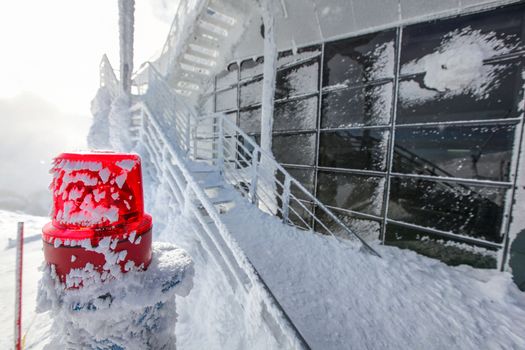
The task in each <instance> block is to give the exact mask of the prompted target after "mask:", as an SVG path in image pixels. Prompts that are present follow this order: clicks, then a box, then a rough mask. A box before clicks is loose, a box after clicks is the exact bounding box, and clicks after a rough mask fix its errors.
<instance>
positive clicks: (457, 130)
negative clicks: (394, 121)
mask: <svg viewBox="0 0 525 350" xmlns="http://www.w3.org/2000/svg"><path fill="white" fill-rule="evenodd" d="M513 143H514V127H513V126H444V127H424V128H398V129H397V130H396V136H395V149H394V152H395V153H394V163H393V170H394V171H395V172H401V173H416V174H424V175H432V176H447V177H462V178H476V179H483V180H494V181H509V171H510V162H511V157H512V147H513Z"/></svg>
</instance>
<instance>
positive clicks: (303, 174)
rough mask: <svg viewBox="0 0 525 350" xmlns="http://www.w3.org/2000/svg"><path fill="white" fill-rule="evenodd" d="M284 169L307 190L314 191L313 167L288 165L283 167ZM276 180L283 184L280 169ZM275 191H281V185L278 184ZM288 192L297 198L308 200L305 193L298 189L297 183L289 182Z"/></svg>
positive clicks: (282, 175)
mask: <svg viewBox="0 0 525 350" xmlns="http://www.w3.org/2000/svg"><path fill="white" fill-rule="evenodd" d="M284 169H285V170H286V171H287V172H288V173H289V174H290V175H291V176H292V177H293V178H294V179H295V180H297V181H298V182H299V183H300V184H301V185H302V186H304V188H305V189H306V190H307V191H308V192H309V193H313V192H314V170H313V168H292V167H289V166H286V167H284ZM276 176H277V181H279V182H280V183H281V184H284V174H283V173H282V172H280V171H278V172H277V175H276ZM277 191H278V193H279V194H281V193H282V189H281V187H279V186H278V188H277ZM290 193H291V194H292V195H293V196H295V197H296V198H297V199H304V200H308V199H309V198H308V197H307V196H306V195H305V193H304V191H302V190H301V189H299V187H298V186H297V185H294V184H293V183H291V184H290Z"/></svg>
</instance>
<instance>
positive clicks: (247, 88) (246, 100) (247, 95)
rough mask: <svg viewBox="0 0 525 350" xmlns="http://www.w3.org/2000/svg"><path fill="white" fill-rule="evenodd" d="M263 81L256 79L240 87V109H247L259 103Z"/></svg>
mask: <svg viewBox="0 0 525 350" xmlns="http://www.w3.org/2000/svg"><path fill="white" fill-rule="evenodd" d="M262 85H263V80H262V78H261V79H256V80H254V81H252V82H250V83H247V84H243V85H241V87H240V89H241V99H240V104H241V107H247V106H250V105H253V104H257V103H260V102H261V96H262Z"/></svg>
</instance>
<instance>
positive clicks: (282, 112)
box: [273, 96, 318, 131]
mask: <svg viewBox="0 0 525 350" xmlns="http://www.w3.org/2000/svg"><path fill="white" fill-rule="evenodd" d="M317 99H318V98H317V96H314V97H310V98H307V99H301V100H293V101H287V102H280V103H276V104H275V111H274V117H273V118H274V120H273V130H274V131H293V130H315V129H316V128H317Z"/></svg>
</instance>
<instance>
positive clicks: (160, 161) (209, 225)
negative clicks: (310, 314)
mask: <svg viewBox="0 0 525 350" xmlns="http://www.w3.org/2000/svg"><path fill="white" fill-rule="evenodd" d="M150 86H151V85H150ZM148 101H149V103H148ZM153 101H155V102H158V100H157V99H149V100H148V98H146V99H145V100H144V101H143V102H139V103H138V104H137V105H136V106H135V107H134V109H135V110H136V111H140V113H141V116H142V118H141V126H140V131H139V135H138V144H137V146H138V147H139V148H140V147H142V148H143V149H144V150H145V152H147V153H148V154H149V159H150V160H151V163H152V164H153V167H154V169H155V171H156V172H157V174H158V176H159V177H160V178H162V179H163V180H164V181H165V182H166V183H167V185H168V186H169V188H170V189H171V192H172V194H173V197H174V198H175V200H176V201H177V203H178V204H179V205H180V207H181V208H184V211H185V212H186V213H187V216H188V218H189V219H190V220H192V221H193V222H194V223H195V224H196V225H198V227H199V229H200V230H202V231H204V233H205V234H206V236H205V237H202V238H203V241H202V243H203V244H204V245H207V246H208V251H209V252H210V254H211V256H212V258H213V259H215V261H216V262H217V264H218V265H219V266H224V267H225V268H224V269H223V272H224V274H225V275H226V278H228V280H229V281H230V283H231V285H232V288H233V289H234V290H235V291H236V292H244V295H245V297H246V298H247V299H248V298H250V299H253V298H255V297H257V296H259V297H260V298H262V299H261V302H263V303H264V305H266V307H267V308H268V310H270V315H271V316H272V317H273V318H274V321H273V322H272V324H274V325H278V326H279V328H278V329H276V328H275V327H273V326H272V330H273V331H274V332H277V331H278V332H279V334H276V337H277V338H279V339H282V336H283V335H284V336H285V337H286V339H288V340H289V341H290V347H291V348H298V349H299V348H300V349H309V348H310V347H309V346H308V344H307V342H306V341H305V339H304V338H303V336H302V335H301V333H300V332H299V330H298V329H297V328H296V327H295V325H294V323H293V322H292V321H291V319H290V318H289V316H288V315H287V313H286V312H285V311H284V309H283V308H282V306H281V305H280V303H279V301H278V300H277V299H276V298H275V296H274V295H273V293H272V292H271V290H270V289H269V288H268V287H267V285H266V283H265V282H264V280H263V279H262V278H261V277H260V275H259V274H258V272H257V270H256V269H255V268H254V267H253V265H252V264H251V262H250V261H249V259H248V258H247V257H246V255H245V254H244V252H243V251H242V249H241V248H240V247H239V246H238V244H237V242H236V241H235V240H234V239H233V236H232V235H231V233H230V231H229V229H228V227H227V226H226V225H225V224H224V223H223V222H222V220H221V218H220V213H219V212H218V210H217V209H216V208H215V206H214V205H213V203H212V202H211V200H210V199H209V198H208V196H207V195H206V193H205V191H204V190H203V188H201V186H200V185H199V184H198V182H197V179H196V178H195V177H194V174H192V173H191V171H190V170H189V168H188V166H187V164H186V162H187V160H188V158H187V155H186V152H185V151H184V150H185V149H184V145H185V143H184V142H185V141H183V142H175V143H173V141H175V140H173V139H172V138H169V136H168V134H167V133H166V131H167V130H166V128H165V127H164V126H163V125H162V124H161V123H160V122H159V121H157V118H156V115H157V114H156V113H159V112H160V113H166V114H167V113H168V112H169V111H167V110H166V109H167V108H169V105H160V106H152V105H150V103H152V102H153ZM154 110H155V112H153V111H154ZM188 144H189V143H186V145H188ZM181 146H182V147H181ZM209 219H211V221H209ZM212 252H218V255H216V254H215V253H212ZM254 288H262V290H259V291H258V292H256V293H253V289H254Z"/></svg>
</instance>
